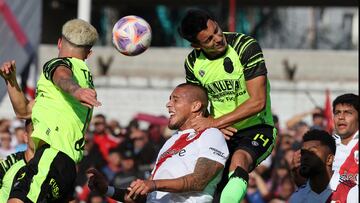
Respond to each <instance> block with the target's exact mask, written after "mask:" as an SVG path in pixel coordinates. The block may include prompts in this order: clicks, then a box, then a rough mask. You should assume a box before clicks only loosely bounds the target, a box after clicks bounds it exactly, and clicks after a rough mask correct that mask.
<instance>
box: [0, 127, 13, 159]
mask: <svg viewBox="0 0 360 203" xmlns="http://www.w3.org/2000/svg"><path fill="white" fill-rule="evenodd" d="M11 139H12V138H11V134H10V132H0V160H1V159H4V158H5V157H7V156H8V155H10V154H12V153H14V152H15V148H14V147H12V146H11Z"/></svg>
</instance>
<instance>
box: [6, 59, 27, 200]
mask: <svg viewBox="0 0 360 203" xmlns="http://www.w3.org/2000/svg"><path fill="white" fill-rule="evenodd" d="M0 75H1V76H2V77H3V78H4V80H5V83H6V87H7V92H8V95H9V97H10V101H11V105H12V106H13V109H14V112H15V114H16V117H17V118H19V119H26V121H25V130H26V134H27V135H26V138H27V139H26V140H25V141H26V143H27V148H26V150H25V151H20V152H16V153H13V154H10V155H9V156H7V157H6V159H4V160H2V161H0V194H1V195H0V203H5V202H7V200H8V197H9V194H10V190H11V187H12V185H13V183H14V180H16V178H17V177H16V174H17V173H18V171H19V170H21V168H22V167H23V166H25V164H26V163H27V162H29V161H30V159H32V158H33V156H34V144H33V142H32V141H31V138H30V135H31V133H32V131H33V126H32V122H31V109H32V107H33V105H34V101H29V100H28V99H27V98H26V97H25V95H24V93H23V92H22V90H21V88H20V86H19V84H18V82H17V78H16V67H15V61H9V62H5V63H3V64H2V66H1V67H0Z"/></svg>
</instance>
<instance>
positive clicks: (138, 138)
mask: <svg viewBox="0 0 360 203" xmlns="http://www.w3.org/2000/svg"><path fill="white" fill-rule="evenodd" d="M130 139H131V140H132V143H133V152H134V157H135V162H136V165H137V166H138V167H139V168H140V170H142V169H141V168H142V167H144V168H149V167H148V166H149V165H151V164H153V163H154V162H155V160H156V155H157V153H158V151H157V150H156V148H155V147H154V145H153V144H152V143H151V142H149V135H148V133H146V132H144V131H142V130H134V131H133V133H132V134H131V135H130Z"/></svg>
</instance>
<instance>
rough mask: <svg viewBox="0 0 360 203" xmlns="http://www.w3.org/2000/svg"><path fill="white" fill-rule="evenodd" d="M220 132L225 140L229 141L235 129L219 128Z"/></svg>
mask: <svg viewBox="0 0 360 203" xmlns="http://www.w3.org/2000/svg"><path fill="white" fill-rule="evenodd" d="M220 131H221V132H222V133H223V135H224V137H225V139H226V140H230V137H232V136H233V135H234V133H236V132H237V129H236V128H234V127H231V126H229V127H226V128H221V129H220Z"/></svg>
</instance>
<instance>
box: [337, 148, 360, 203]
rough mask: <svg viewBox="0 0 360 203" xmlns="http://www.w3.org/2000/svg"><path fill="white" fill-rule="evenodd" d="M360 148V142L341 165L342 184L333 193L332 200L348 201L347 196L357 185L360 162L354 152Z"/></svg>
mask: <svg viewBox="0 0 360 203" xmlns="http://www.w3.org/2000/svg"><path fill="white" fill-rule="evenodd" d="M356 150H359V143H357V144H356V145H355V146H354V147H353V148H352V150H351V152H350V154H349V156H348V157H347V158H346V160H345V162H344V163H343V165H341V167H340V171H339V174H340V184H339V185H338V186H337V188H336V191H334V192H333V193H332V194H331V200H336V201H339V202H342V203H343V202H346V198H347V196H348V193H349V191H350V189H351V188H353V187H355V186H356V184H357V183H356V182H355V179H356V176H358V175H359V168H358V164H357V163H356V161H355V157H354V153H355V151H356Z"/></svg>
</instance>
